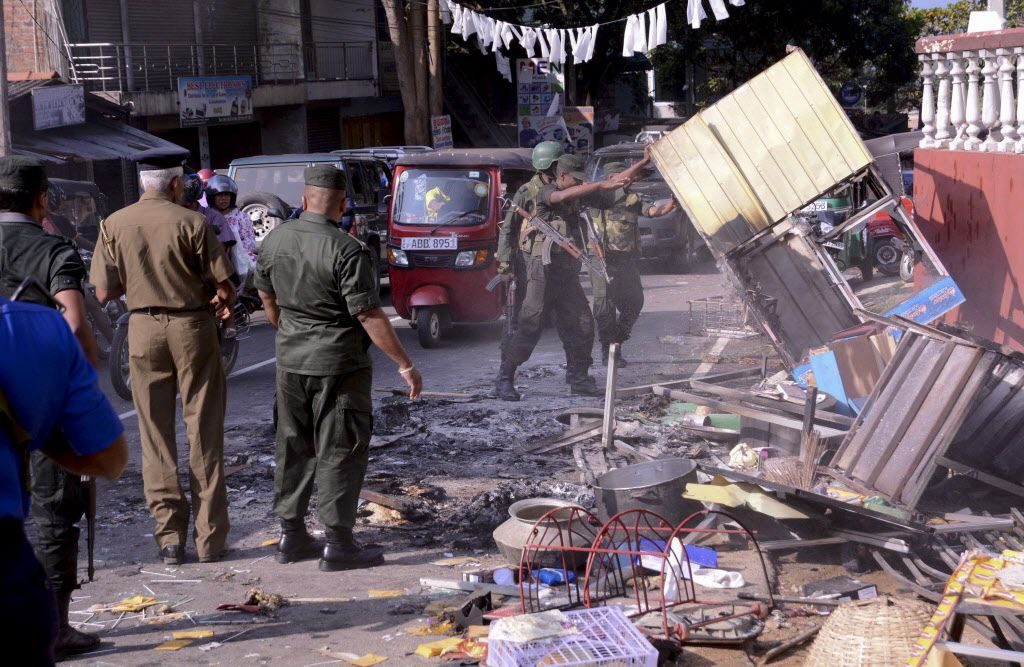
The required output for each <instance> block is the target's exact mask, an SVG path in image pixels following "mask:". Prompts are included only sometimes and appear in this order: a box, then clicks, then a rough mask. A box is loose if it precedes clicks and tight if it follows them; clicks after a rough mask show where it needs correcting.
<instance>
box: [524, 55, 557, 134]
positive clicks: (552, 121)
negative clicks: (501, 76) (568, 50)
mask: <svg viewBox="0 0 1024 667" xmlns="http://www.w3.org/2000/svg"><path fill="white" fill-rule="evenodd" d="M564 95H565V71H564V70H563V66H562V65H559V64H558V63H549V62H548V61H547V60H545V59H542V58H519V59H517V60H516V120H517V123H518V126H519V147H520V148H533V147H534V146H536V145H537V144H539V143H540V142H542V141H560V142H563V143H566V142H567V139H568V135H569V132H568V130H567V129H566V125H565V119H564V118H562V104H563V98H564Z"/></svg>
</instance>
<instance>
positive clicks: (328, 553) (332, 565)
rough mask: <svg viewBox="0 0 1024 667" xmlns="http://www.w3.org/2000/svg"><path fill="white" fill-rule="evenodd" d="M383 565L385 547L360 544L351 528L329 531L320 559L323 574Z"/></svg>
mask: <svg viewBox="0 0 1024 667" xmlns="http://www.w3.org/2000/svg"><path fill="white" fill-rule="evenodd" d="M383 564H384V549H383V547H380V546H378V545H376V544H367V545H361V544H359V543H358V542H357V541H356V539H355V538H354V537H353V536H352V529H351V528H337V529H330V528H329V529H328V530H327V546H326V547H324V553H323V556H322V557H321V558H320V571H321V572H340V571H342V570H358V569H362V568H368V567H375V566H377V565H383Z"/></svg>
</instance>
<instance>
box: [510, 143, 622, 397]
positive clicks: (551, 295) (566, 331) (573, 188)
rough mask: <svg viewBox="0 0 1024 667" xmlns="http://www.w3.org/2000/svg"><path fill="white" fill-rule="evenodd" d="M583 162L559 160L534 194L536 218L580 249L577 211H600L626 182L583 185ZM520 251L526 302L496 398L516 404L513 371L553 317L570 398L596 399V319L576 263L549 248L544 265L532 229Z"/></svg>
mask: <svg viewBox="0 0 1024 667" xmlns="http://www.w3.org/2000/svg"><path fill="white" fill-rule="evenodd" d="M585 181H586V175H585V174H584V173H583V162H582V160H580V158H579V157H578V156H576V155H563V156H562V157H560V158H558V161H557V162H556V163H555V179H554V181H553V182H551V183H547V184H545V185H544V187H542V188H541V189H540V191H539V192H538V193H537V208H536V214H537V216H538V217H540V218H541V219H543V220H545V221H547V222H549V223H551V224H552V225H553V226H555V228H556V229H559V231H560V232H561V233H562V234H564V235H566V236H568V237H570V238H572V239H574V240H575V243H576V245H577V246H578V247H581V248H582V247H583V246H584V243H585V239H586V236H585V233H584V231H583V228H582V219H581V217H580V206H598V207H602V208H603V203H602V202H604V201H605V199H606V198H607V197H606V196H604V195H605V193H607V192H609V191H614V190H616V189H618V188H620V187H622V185H623V184H624V183H625V182H626V181H625V180H624V175H622V174H620V175H617V176H615V177H614V178H612V179H608V180H605V181H601V182H598V183H586V182H585ZM525 237H526V240H525V241H524V243H523V245H522V246H521V247H522V251H523V254H524V255H526V296H525V298H524V299H523V306H522V309H521V310H520V313H519V327H518V329H517V330H516V332H515V335H513V337H512V340H511V342H510V344H509V345H508V349H507V353H506V354H504V355H502V363H501V368H500V369H499V371H498V377H497V381H496V384H497V387H498V396H499V397H500V398H502V399H504V400H513V401H514V400H518V399H519V394H518V392H516V389H515V372H516V369H517V368H518V367H519V366H520V365H521V364H523V363H525V362H526V360H527V359H529V358H530V355H532V354H533V349H534V347H536V345H537V342H538V341H539V340H540V336H541V333H542V332H543V329H544V313H545V312H546V311H547V310H548V309H549V308H550V309H552V310H553V311H554V315H555V327H556V329H557V330H558V337H559V338H561V340H562V347H563V348H565V360H566V376H565V381H566V383H568V384H569V389H570V391H571V392H572V393H573V394H578V395H583V396H599V395H600V394H601V392H600V390H599V389H598V387H597V383H596V382H595V380H594V378H593V377H591V376H590V365H591V364H592V363H593V357H592V356H591V354H592V351H593V347H594V318H593V315H592V314H591V312H590V304H589V303H587V297H586V295H585V294H584V293H583V287H582V286H581V285H580V278H579V272H580V262H579V261H578V260H576V259H573V258H572V257H571V256H570V255H568V254H567V253H566V252H565V251H563V250H561V249H560V248H558V247H554V248H552V251H551V264H549V265H545V264H544V261H543V250H544V237H543V234H540V233H537V230H536V229H527V230H526V234H525Z"/></svg>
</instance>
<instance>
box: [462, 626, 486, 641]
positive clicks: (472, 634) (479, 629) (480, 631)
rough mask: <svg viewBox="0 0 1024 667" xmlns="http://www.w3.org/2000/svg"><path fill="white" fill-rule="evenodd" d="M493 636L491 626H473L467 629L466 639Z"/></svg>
mask: <svg viewBox="0 0 1024 667" xmlns="http://www.w3.org/2000/svg"><path fill="white" fill-rule="evenodd" d="M490 634H491V626H489V625H471V626H469V627H468V628H466V639H480V638H482V637H487V636H489V635H490Z"/></svg>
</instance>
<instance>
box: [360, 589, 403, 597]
mask: <svg viewBox="0 0 1024 667" xmlns="http://www.w3.org/2000/svg"><path fill="white" fill-rule="evenodd" d="M367 595H368V596H369V597H371V598H400V597H402V596H403V595H405V591H404V590H402V589H393V590H373V591H369V592H368V593H367Z"/></svg>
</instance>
